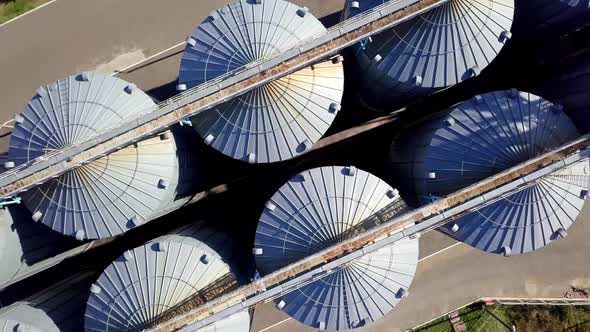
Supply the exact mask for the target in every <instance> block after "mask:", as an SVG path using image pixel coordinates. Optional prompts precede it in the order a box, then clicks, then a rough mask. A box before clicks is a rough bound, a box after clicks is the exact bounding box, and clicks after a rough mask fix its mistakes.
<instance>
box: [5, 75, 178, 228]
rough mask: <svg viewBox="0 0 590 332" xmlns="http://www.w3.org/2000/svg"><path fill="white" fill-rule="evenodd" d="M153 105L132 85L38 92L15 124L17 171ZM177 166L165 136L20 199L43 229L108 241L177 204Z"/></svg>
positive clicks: (102, 80) (57, 86) (69, 82)
mask: <svg viewBox="0 0 590 332" xmlns="http://www.w3.org/2000/svg"><path fill="white" fill-rule="evenodd" d="M153 106H154V102H153V101H152V100H151V98H150V97H149V96H148V95H147V94H145V93H144V92H143V91H141V90H140V89H138V88H137V87H135V86H134V85H133V84H130V83H127V82H125V81H123V80H121V79H118V78H114V77H111V76H104V75H100V74H95V73H83V74H80V75H77V76H70V77H68V78H66V79H64V80H60V81H57V82H55V83H52V84H50V85H49V86H46V87H41V88H39V89H38V90H37V93H36V95H35V96H34V97H33V98H32V99H31V100H30V101H29V103H28V104H27V106H26V107H25V109H24V110H23V112H22V113H20V114H19V115H18V116H17V117H16V123H15V128H14V130H13V133H12V136H11V140H10V147H9V151H8V157H9V160H11V161H14V162H15V164H16V165H19V164H22V163H26V162H29V161H31V160H33V159H34V158H36V157H39V156H40V155H42V154H44V153H51V151H54V150H56V149H60V148H64V147H69V146H75V145H76V144H77V143H80V142H82V141H85V140H87V139H90V138H92V137H94V136H95V135H97V134H98V133H100V132H102V131H104V130H106V129H108V128H111V127H114V126H117V125H119V124H120V123H121V121H122V120H124V119H129V118H132V117H134V116H137V115H139V114H140V113H142V112H143V111H145V110H147V109H149V108H150V107H153ZM178 168H179V162H178V156H177V151H176V144H175V139H174V136H173V135H171V134H170V132H167V133H163V134H161V135H160V136H157V137H154V138H150V139H146V140H144V141H140V142H137V143H135V144H132V145H130V146H128V147H126V148H123V149H121V150H119V151H116V152H114V153H112V154H110V155H107V156H105V157H102V158H100V159H98V160H96V161H93V162H91V163H88V164H85V165H83V166H80V167H78V168H75V169H73V170H72V171H70V172H68V173H66V174H64V175H61V176H59V177H57V178H56V179H53V180H50V181H47V182H45V183H43V184H42V185H40V186H38V187H36V188H34V189H31V190H30V191H28V192H26V193H24V194H22V198H23V201H24V204H25V205H26V206H27V207H28V208H29V210H30V211H31V212H32V214H33V220H35V221H38V222H41V223H43V224H45V225H47V226H49V227H51V228H52V229H54V230H55V231H58V232H60V233H62V234H65V235H69V236H73V237H76V238H77V239H96V238H104V237H110V236H113V235H117V234H120V233H123V232H125V231H127V230H128V229H130V228H133V227H136V226H138V225H140V224H141V223H143V222H145V221H148V220H149V219H150V218H151V217H152V216H153V215H155V214H156V213H157V211H158V210H161V209H162V208H164V207H165V206H167V204H168V203H169V202H170V201H172V200H173V199H174V196H175V188H176V185H177V183H178V174H179V171H178Z"/></svg>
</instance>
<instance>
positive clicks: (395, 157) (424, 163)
mask: <svg viewBox="0 0 590 332" xmlns="http://www.w3.org/2000/svg"><path fill="white" fill-rule="evenodd" d="M578 136H579V134H578V131H577V130H576V128H575V126H574V124H573V123H572V121H571V120H570V119H569V117H568V116H567V115H566V114H565V113H564V112H563V111H562V110H561V108H559V107H557V106H556V105H554V104H552V103H550V102H548V101H546V100H544V99H542V98H540V97H538V96H535V95H533V94H529V93H524V92H518V91H516V90H510V91H498V92H491V93H486V94H483V95H479V96H476V97H475V98H472V99H470V100H468V101H465V102H463V103H461V104H459V105H458V106H456V107H455V108H454V109H452V110H450V111H447V112H442V113H440V114H438V115H437V116H436V117H435V118H434V119H432V120H430V121H427V122H426V123H424V124H422V125H421V126H420V127H419V128H418V129H417V130H412V131H411V132H408V133H407V134H406V135H404V138H402V139H401V140H400V141H398V142H394V144H392V147H391V160H392V171H393V173H394V175H395V176H396V177H398V178H399V179H400V187H401V189H402V194H404V196H405V197H406V199H409V201H410V202H411V203H413V204H425V203H427V202H429V201H430V200H431V198H436V197H438V196H445V195H447V194H450V193H452V192H454V191H457V190H459V189H462V188H464V187H466V186H468V185H470V184H473V183H475V182H477V181H479V180H482V179H484V178H486V177H489V176H491V175H493V174H496V173H499V172H501V171H503V170H505V169H508V168H510V167H512V166H515V165H517V164H519V163H521V162H524V161H526V160H528V159H531V158H533V157H536V156H538V155H540V154H542V153H543V152H545V151H548V150H550V149H552V148H555V147H557V146H559V145H561V144H564V143H566V142H568V141H570V140H572V139H574V138H577V137H578Z"/></svg>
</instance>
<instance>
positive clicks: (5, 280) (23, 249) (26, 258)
mask: <svg viewBox="0 0 590 332" xmlns="http://www.w3.org/2000/svg"><path fill="white" fill-rule="evenodd" d="M76 244H78V242H77V241H75V240H73V239H71V238H69V237H65V236H63V235H61V234H58V233H55V232H52V231H51V230H50V229H48V228H47V227H45V226H43V225H39V224H36V223H33V222H31V214H30V213H29V212H28V211H27V210H26V208H24V207H23V206H20V205H14V206H10V207H6V208H4V209H0V266H1V267H2V268H1V269H0V290H1V289H3V288H4V287H6V286H8V285H10V284H12V283H14V282H15V281H16V280H18V279H19V278H20V277H21V276H22V275H27V274H28V272H29V269H30V266H32V265H34V264H35V263H37V262H39V261H41V260H43V259H46V258H49V257H53V256H55V255H57V254H60V253H62V252H64V251H66V250H68V249H71V248H73V247H74V246H76ZM0 326H1V325H0Z"/></svg>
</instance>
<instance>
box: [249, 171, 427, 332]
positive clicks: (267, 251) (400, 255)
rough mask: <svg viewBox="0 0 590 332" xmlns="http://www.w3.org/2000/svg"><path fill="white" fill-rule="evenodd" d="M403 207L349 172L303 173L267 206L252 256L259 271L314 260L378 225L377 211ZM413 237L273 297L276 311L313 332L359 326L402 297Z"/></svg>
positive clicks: (374, 181)
mask: <svg viewBox="0 0 590 332" xmlns="http://www.w3.org/2000/svg"><path fill="white" fill-rule="evenodd" d="M383 211H387V215H397V214H401V213H404V212H405V211H407V206H406V204H405V203H404V201H403V200H402V199H401V198H400V196H399V195H398V193H397V190H395V189H393V188H391V187H390V186H389V185H388V184H386V183H385V182H383V181H382V180H380V179H379V178H377V177H375V176H373V175H371V174H369V173H367V172H365V171H362V170H359V169H357V168H355V167H321V168H315V169H311V170H308V171H305V172H303V173H301V174H299V175H297V176H295V177H294V178H292V179H291V180H290V181H289V182H288V183H286V184H285V185H283V186H282V187H281V188H280V189H279V190H278V191H277V192H276V193H275V194H274V195H273V197H272V198H271V199H270V200H269V201H268V202H267V203H266V207H265V210H264V212H263V213H262V216H261V217H260V221H259V223H258V228H257V230H256V240H255V244H254V249H253V254H254V255H255V259H256V265H257V268H258V270H259V271H260V272H261V273H262V274H268V273H271V272H273V271H275V270H277V269H279V268H281V267H284V266H286V265H288V264H290V263H293V262H296V261H298V260H300V259H303V258H305V257H307V256H310V255H313V254H314V253H317V252H319V251H321V250H322V249H325V248H327V247H330V246H332V245H335V244H337V243H338V242H341V241H344V240H347V239H350V238H352V237H354V236H355V235H357V234H359V233H360V232H362V231H364V230H366V229H369V228H371V227H374V226H377V225H379V224H380V223H381V222H382V220H381V218H379V217H375V216H377V215H378V212H383ZM417 263H418V240H417V239H404V240H401V241H398V242H396V243H394V244H392V245H390V246H387V247H384V248H382V249H379V250H377V251H375V252H373V253H370V254H367V255H365V256H362V257H360V258H358V259H355V260H354V261H352V262H350V263H348V264H345V265H343V266H341V267H338V268H335V269H333V270H331V271H328V272H326V273H325V275H324V276H321V277H318V278H317V279H315V280H314V281H312V282H311V283H308V284H305V285H302V286H300V287H299V288H296V289H294V290H292V291H290V292H288V293H287V294H282V295H281V297H279V298H277V299H276V300H275V302H276V305H277V308H278V309H280V310H283V311H285V312H286V313H287V314H289V315H290V316H291V317H293V318H294V319H296V320H298V321H299V322H301V323H303V324H305V325H309V326H312V327H314V328H318V329H320V330H346V329H352V328H356V327H361V326H366V325H368V324H370V323H372V322H374V321H375V320H377V319H379V318H381V317H383V316H384V315H385V314H387V313H388V312H389V311H391V310H392V309H393V308H394V307H395V306H396V305H397V304H398V303H399V302H400V301H401V299H402V298H404V297H405V296H406V295H407V294H408V288H409V287H410V284H411V282H412V279H413V276H414V273H415V271H416V264H417Z"/></svg>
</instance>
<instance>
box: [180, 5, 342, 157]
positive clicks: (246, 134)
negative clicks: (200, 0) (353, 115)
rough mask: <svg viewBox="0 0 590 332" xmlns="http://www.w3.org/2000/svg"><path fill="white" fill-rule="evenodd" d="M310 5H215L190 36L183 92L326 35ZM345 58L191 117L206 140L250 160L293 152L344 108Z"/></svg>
mask: <svg viewBox="0 0 590 332" xmlns="http://www.w3.org/2000/svg"><path fill="white" fill-rule="evenodd" d="M325 31H326V29H325V28H324V26H323V25H322V23H321V22H320V21H319V20H318V19H316V18H315V17H314V16H313V15H312V14H311V13H309V12H308V9H307V8H305V7H299V6H296V5H294V4H292V3H289V2H287V1H282V0H264V1H246V0H240V1H237V2H234V3H232V4H229V5H226V6H225V7H223V8H221V9H219V10H214V11H213V12H211V14H210V15H209V16H208V17H207V18H206V19H205V21H203V23H201V25H199V26H198V27H197V28H196V30H195V31H194V32H193V33H192V35H191V36H190V37H189V38H188V39H187V45H186V49H185V51H184V55H183V57H182V62H181V64H180V74H179V84H178V87H177V88H178V89H179V90H185V89H188V88H192V87H194V86H197V85H199V84H202V83H205V82H208V81H211V80H213V79H215V78H216V77H219V76H221V75H224V74H226V73H228V72H230V71H232V70H234V69H238V68H241V67H243V66H245V65H247V64H249V63H250V62H253V61H257V60H262V59H266V58H269V57H272V56H274V55H277V54H279V53H280V52H283V51H286V50H288V49H290V48H292V47H294V46H296V45H297V44H299V43H301V42H302V41H304V40H306V39H311V38H313V37H314V36H315V35H318V34H320V33H323V32H325ZM343 89H344V72H343V68H342V64H341V63H340V58H335V59H334V60H332V61H328V62H323V63H320V64H317V65H314V66H312V67H309V68H305V69H302V70H300V71H298V72H295V73H293V74H291V75H288V76H286V77H283V78H281V79H278V80H275V81H273V82H270V83H268V84H265V85H263V86H261V87H259V88H257V89H255V90H253V91H251V92H248V93H246V94H244V95H242V96H240V97H238V98H235V99H233V100H231V101H228V102H226V103H224V104H222V105H220V106H218V107H216V108H214V109H212V110H208V111H205V112H203V113H201V114H200V115H197V116H195V117H193V118H192V123H193V126H194V127H195V129H196V130H197V132H198V133H199V134H200V135H201V136H202V138H203V139H204V141H205V143H206V144H207V145H210V146H212V147H213V148H215V149H216V150H218V151H220V152H221V153H223V154H225V155H227V156H229V157H232V158H234V159H239V160H243V161H247V162H249V163H269V162H276V161H281V160H286V159H289V158H292V157H295V156H297V155H299V154H301V153H303V152H305V151H307V150H308V149H310V148H311V146H312V145H313V144H314V143H316V142H317V141H318V140H319V139H320V138H321V137H322V136H323V135H324V133H325V132H326V131H327V130H328V128H329V127H330V125H331V124H332V122H333V120H334V118H335V116H336V114H337V113H338V111H339V110H340V102H341V99H342V93H343Z"/></svg>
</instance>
